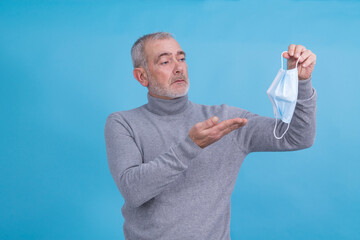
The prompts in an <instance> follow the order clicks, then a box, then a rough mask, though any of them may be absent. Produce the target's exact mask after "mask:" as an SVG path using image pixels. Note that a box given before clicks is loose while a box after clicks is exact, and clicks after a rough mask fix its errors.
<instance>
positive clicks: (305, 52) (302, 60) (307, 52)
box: [299, 50, 312, 63]
mask: <svg viewBox="0 0 360 240" xmlns="http://www.w3.org/2000/svg"><path fill="white" fill-rule="evenodd" d="M311 54H312V52H311V51H310V50H305V51H304V52H303V53H302V54H301V58H300V60H299V63H302V62H304V61H305V60H306V59H307V58H308V57H309V56H310V55H311Z"/></svg>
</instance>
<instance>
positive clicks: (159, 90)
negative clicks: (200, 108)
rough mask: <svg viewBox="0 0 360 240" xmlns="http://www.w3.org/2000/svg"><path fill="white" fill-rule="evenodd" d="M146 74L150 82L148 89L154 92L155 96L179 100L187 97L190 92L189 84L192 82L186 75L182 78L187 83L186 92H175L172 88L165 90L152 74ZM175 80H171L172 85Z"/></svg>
mask: <svg viewBox="0 0 360 240" xmlns="http://www.w3.org/2000/svg"><path fill="white" fill-rule="evenodd" d="M146 73H147V75H148V81H149V86H148V89H149V91H150V92H152V93H153V94H155V95H157V96H162V97H169V98H178V97H182V96H185V95H186V94H187V93H188V91H189V85H190V83H189V82H190V81H189V78H187V79H186V78H185V76H184V75H182V76H181V77H182V78H183V79H185V81H186V82H187V86H186V88H185V89H184V91H182V92H178V91H176V90H173V89H170V88H164V87H162V86H160V85H159V83H158V82H157V81H156V80H155V79H154V78H153V76H152V75H151V74H150V72H149V71H148V70H146ZM174 78H175V77H174ZM173 80H174V79H171V80H170V83H172V82H173Z"/></svg>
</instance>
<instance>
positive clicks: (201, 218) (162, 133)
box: [105, 79, 316, 240]
mask: <svg viewBox="0 0 360 240" xmlns="http://www.w3.org/2000/svg"><path fill="white" fill-rule="evenodd" d="M212 116H218V117H219V121H222V120H226V119H230V118H235V117H240V118H247V119H248V123H247V125H245V126H244V127H242V128H239V129H237V130H235V131H233V132H231V133H229V134H228V135H225V136H224V137H223V138H221V139H220V140H219V141H217V142H215V143H213V144H211V145H209V146H208V147H206V148H204V149H202V148H200V147H199V146H197V145H196V144H195V143H194V142H193V141H192V140H191V139H190V137H189V135H188V133H189V130H190V128H191V127H192V126H194V125H195V124H196V123H197V122H202V121H205V120H206V119H208V118H210V117H212ZM274 125H275V119H273V118H269V117H263V116H259V115H256V114H253V113H251V112H248V111H246V110H244V109H241V108H237V107H231V106H228V105H226V104H223V105H219V106H206V105H200V104H196V103H193V102H191V101H189V100H188V96H187V95H186V96H184V97H180V98H176V99H172V100H163V99H159V98H154V97H152V96H150V95H149V94H148V103H147V104H145V105H143V106H141V107H138V108H135V109H132V110H129V111H121V112H115V113H112V114H110V115H109V116H108V118H107V121H106V124H105V141H106V150H107V156H108V164H109V168H110V172H111V174H112V176H113V179H114V181H115V183H116V185H117V187H118V189H119V190H120V193H121V195H122V196H123V198H124V199H125V204H124V205H123V207H122V209H121V211H122V214H123V216H124V219H125V222H124V226H123V230H124V235H125V239H128V240H145V239H148V240H155V239H156V240H162V239H164V240H170V239H171V240H177V239H178V240H194V239H196V240H202V239H204V240H229V239H230V212H231V211H230V200H231V194H232V191H233V189H234V185H235V181H236V178H237V175H238V173H239V170H240V166H241V164H242V162H243V160H244V158H245V157H246V155H247V154H249V153H251V152H256V151H291V150H299V149H303V148H307V147H310V146H311V145H312V144H313V142H314V138H315V126H316V92H315V90H314V89H313V88H312V85H311V80H310V79H308V80H303V81H299V94H298V101H297V105H296V109H295V113H294V115H293V118H292V120H291V123H290V128H289V130H288V132H287V133H286V134H285V136H284V138H282V139H281V140H277V139H275V137H274V135H273V129H274ZM286 127H287V124H285V123H283V122H281V121H280V123H279V125H278V128H277V129H278V132H277V136H279V135H281V133H283V132H284V131H285V129H286Z"/></svg>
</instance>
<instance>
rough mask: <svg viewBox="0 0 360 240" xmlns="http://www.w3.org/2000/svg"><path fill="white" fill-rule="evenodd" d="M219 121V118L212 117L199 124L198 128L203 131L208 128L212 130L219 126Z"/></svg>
mask: <svg viewBox="0 0 360 240" xmlns="http://www.w3.org/2000/svg"><path fill="white" fill-rule="evenodd" d="M218 121H219V118H218V117H216V116H214V117H211V118H209V119H207V120H205V121H203V122H199V123H198V124H199V125H198V127H199V128H200V129H201V130H205V129H208V128H212V127H213V126H215V125H216V124H217V122H218Z"/></svg>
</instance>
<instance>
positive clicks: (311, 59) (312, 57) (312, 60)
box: [302, 54, 316, 67]
mask: <svg viewBox="0 0 360 240" xmlns="http://www.w3.org/2000/svg"><path fill="white" fill-rule="evenodd" d="M315 62H316V56H315V54H312V55H310V57H309V58H308V59H306V61H305V62H304V63H303V64H302V66H303V67H307V66H310V65H312V64H315Z"/></svg>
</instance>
